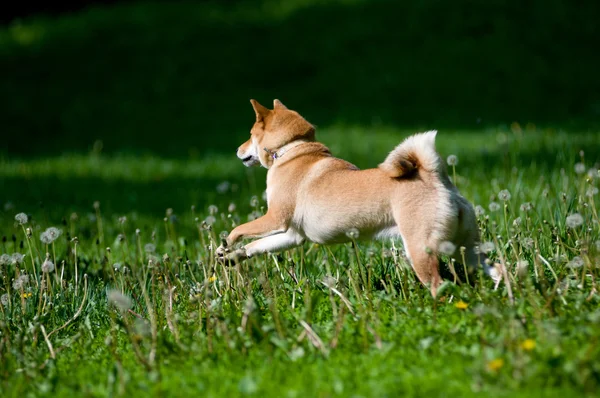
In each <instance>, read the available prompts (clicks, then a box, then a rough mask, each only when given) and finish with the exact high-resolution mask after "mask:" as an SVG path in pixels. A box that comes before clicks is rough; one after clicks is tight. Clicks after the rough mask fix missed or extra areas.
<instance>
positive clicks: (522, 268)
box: [516, 260, 529, 277]
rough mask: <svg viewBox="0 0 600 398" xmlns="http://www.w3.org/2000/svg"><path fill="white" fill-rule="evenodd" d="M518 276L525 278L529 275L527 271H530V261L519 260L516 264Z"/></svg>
mask: <svg viewBox="0 0 600 398" xmlns="http://www.w3.org/2000/svg"><path fill="white" fill-rule="evenodd" d="M516 268H517V274H519V276H521V277H523V276H525V275H526V274H527V270H528V269H529V261H527V260H519V261H517V264H516Z"/></svg>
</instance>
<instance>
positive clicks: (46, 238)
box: [40, 227, 62, 245]
mask: <svg viewBox="0 0 600 398" xmlns="http://www.w3.org/2000/svg"><path fill="white" fill-rule="evenodd" d="M61 234H62V231H61V230H60V229H58V228H55V227H50V228H48V229H46V230H45V231H44V232H42V234H41V235H40V240H41V241H42V243H44V244H46V245H49V244H52V242H54V241H55V240H56V239H58V237H59V236H60V235H61Z"/></svg>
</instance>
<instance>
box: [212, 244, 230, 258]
mask: <svg viewBox="0 0 600 398" xmlns="http://www.w3.org/2000/svg"><path fill="white" fill-rule="evenodd" d="M230 251H231V250H230V249H229V248H228V247H226V246H223V245H221V246H219V247H217V250H215V256H217V258H224V257H225V256H226V255H227V254H228V253H229V252H230Z"/></svg>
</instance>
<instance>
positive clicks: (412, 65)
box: [0, 0, 600, 158]
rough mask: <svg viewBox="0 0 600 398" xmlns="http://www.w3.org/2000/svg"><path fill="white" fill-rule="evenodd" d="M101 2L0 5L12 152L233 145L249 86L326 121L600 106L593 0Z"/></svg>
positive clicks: (246, 122) (456, 123) (474, 120)
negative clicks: (10, 7) (7, 8)
mask: <svg viewBox="0 0 600 398" xmlns="http://www.w3.org/2000/svg"><path fill="white" fill-rule="evenodd" d="M106 3H108V4H103V2H90V1H81V2H77V1H67V2H52V3H51V4H46V5H44V6H40V7H39V8H33V7H32V6H29V7H28V6H27V5H21V6H19V5H16V7H17V8H15V9H14V10H13V11H12V13H10V12H4V13H3V14H2V15H3V26H0V74H1V75H2V76H3V77H2V80H1V81H0V109H1V111H0V129H1V136H2V140H1V144H0V153H2V154H4V156H10V157H12V158H15V157H17V158H26V157H31V156H39V155H56V154H58V153H64V152H87V151H91V150H94V151H96V152H100V151H102V152H105V153H129V154H135V155H137V154H155V155H160V156H163V157H176V158H182V157H184V158H202V157H203V156H206V155H207V154H210V153H227V154H231V153H233V151H234V150H235V148H236V147H237V145H238V144H239V141H240V140H241V139H243V138H244V137H246V136H247V134H248V131H249V129H250V127H251V124H252V122H253V113H252V109H251V108H250V104H249V102H248V100H249V99H250V98H256V99H258V100H259V101H262V102H263V103H266V104H268V105H270V104H271V101H272V99H274V98H279V99H281V100H282V101H283V102H284V103H286V104H287V105H288V106H289V107H291V108H293V109H296V110H298V111H300V112H301V113H302V114H303V115H305V117H306V118H307V119H308V120H310V121H311V122H313V123H315V124H317V125H318V126H319V127H331V126H338V127H339V126H361V127H366V128H371V127H373V126H375V127H378V126H388V127H392V128H397V129H422V128H437V129H440V130H443V129H446V130H456V129H460V130H462V131H474V132H477V131H481V129H482V128H484V127H485V126H497V125H499V124H509V123H511V122H513V121H519V122H521V123H524V122H532V123H535V124H537V125H539V126H552V127H560V128H571V129H578V130H579V131H594V129H595V128H596V127H597V126H598V120H599V119H600V79H599V78H598V71H599V70H600V51H598V43H599V36H600V35H599V28H598V20H600V2H598V1H585V0H582V1H576V0H572V1H562V0H544V1H542V0H528V1H520V2H513V1H503V0H493V1H474V0H455V1H438V0H422V1H418V2H405V1H387V0H370V1H366V0H340V1H327V2H325V1H317V0H286V1H270V0H259V1H236V0H229V1H197V2H190V1H163V2H136V1H127V2H116V1H110V2H106ZM19 7H20V8H19ZM399 139H400V137H399Z"/></svg>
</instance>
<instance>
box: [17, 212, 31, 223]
mask: <svg viewBox="0 0 600 398" xmlns="http://www.w3.org/2000/svg"><path fill="white" fill-rule="evenodd" d="M15 220H17V222H18V223H19V224H21V225H23V224H27V221H29V217H27V214H25V213H19V214H17V215H16V216H15Z"/></svg>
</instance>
